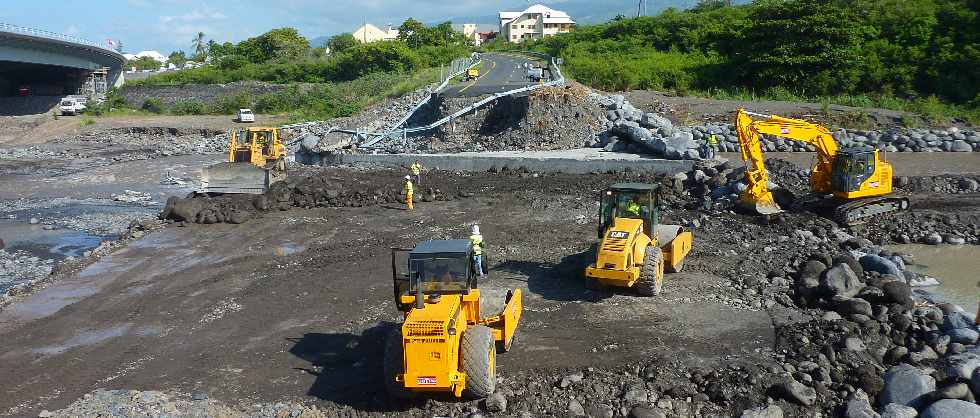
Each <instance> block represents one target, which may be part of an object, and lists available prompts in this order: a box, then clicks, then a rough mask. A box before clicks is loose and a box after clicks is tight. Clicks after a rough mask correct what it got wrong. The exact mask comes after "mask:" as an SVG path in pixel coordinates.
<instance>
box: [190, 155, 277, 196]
mask: <svg viewBox="0 0 980 418" xmlns="http://www.w3.org/2000/svg"><path fill="white" fill-rule="evenodd" d="M274 182H275V181H273V179H271V178H270V174H269V170H264V169H261V168H259V167H256V166H255V165H252V164H250V163H247V162H244V163H218V164H214V165H212V166H210V167H205V168H204V170H203V171H202V172H201V192H203V193H244V194H262V193H265V192H266V191H267V190H269V185H270V184H272V183H274Z"/></svg>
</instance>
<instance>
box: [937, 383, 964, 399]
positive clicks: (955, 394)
mask: <svg viewBox="0 0 980 418" xmlns="http://www.w3.org/2000/svg"><path fill="white" fill-rule="evenodd" d="M969 392H970V388H969V387H968V386H967V384H966V383H951V384H948V385H946V386H943V387H941V388H939V389H936V390H935V391H933V392H932V393H931V394H930V395H929V396H930V397H931V398H932V399H934V400H939V399H964V398H966V397H967V394H968V393H969Z"/></svg>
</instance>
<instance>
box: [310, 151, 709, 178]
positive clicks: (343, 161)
mask: <svg viewBox="0 0 980 418" xmlns="http://www.w3.org/2000/svg"><path fill="white" fill-rule="evenodd" d="M415 160H420V161H421V162H422V165H423V166H425V168H426V169H430V170H431V169H435V170H447V171H473V172H485V171H488V170H498V171H500V170H504V169H510V170H518V169H520V168H522V167H523V168H526V169H527V170H529V171H533V172H562V173H575V174H586V173H593V172H610V171H611V172H617V171H627V170H629V171H632V172H639V173H647V174H660V173H666V174H673V173H678V172H687V171H690V170H691V169H692V168H693V165H694V163H693V162H692V161H685V160H664V159H656V158H646V157H643V156H639V155H636V154H624V153H611V152H600V151H598V150H595V149H578V150H568V151H534V152H519V151H501V152H482V153H470V152H464V153H458V154H329V155H324V156H322V159H320V161H318V162H319V163H320V164H322V165H354V166H361V167H370V168H399V167H407V166H409V165H411V164H412V163H413V162H415Z"/></svg>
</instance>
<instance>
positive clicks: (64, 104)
mask: <svg viewBox="0 0 980 418" xmlns="http://www.w3.org/2000/svg"><path fill="white" fill-rule="evenodd" d="M85 107H86V106H85V101H84V100H80V99H76V98H66V99H63V100H61V106H60V107H59V108H60V109H61V114H62V115H64V116H75V115H77V114H79V113H82V112H84V111H85Z"/></svg>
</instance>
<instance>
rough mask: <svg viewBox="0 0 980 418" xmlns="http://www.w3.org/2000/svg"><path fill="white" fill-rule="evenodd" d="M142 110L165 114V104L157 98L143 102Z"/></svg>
mask: <svg viewBox="0 0 980 418" xmlns="http://www.w3.org/2000/svg"><path fill="white" fill-rule="evenodd" d="M140 108H141V109H143V110H145V111H147V112H150V113H163V103H162V102H161V101H160V99H157V98H156V97H151V98H149V99H146V100H145V101H143V106H141V107H140Z"/></svg>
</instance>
